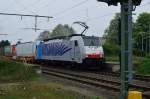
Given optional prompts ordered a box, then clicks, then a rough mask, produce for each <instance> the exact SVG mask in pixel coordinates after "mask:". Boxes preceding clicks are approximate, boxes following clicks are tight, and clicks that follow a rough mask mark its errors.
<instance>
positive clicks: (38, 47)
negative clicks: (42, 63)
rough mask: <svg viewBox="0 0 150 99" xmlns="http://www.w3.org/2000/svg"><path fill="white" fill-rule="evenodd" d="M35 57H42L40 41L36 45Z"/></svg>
mask: <svg viewBox="0 0 150 99" xmlns="http://www.w3.org/2000/svg"><path fill="white" fill-rule="evenodd" d="M37 59H42V43H40V44H39V45H37Z"/></svg>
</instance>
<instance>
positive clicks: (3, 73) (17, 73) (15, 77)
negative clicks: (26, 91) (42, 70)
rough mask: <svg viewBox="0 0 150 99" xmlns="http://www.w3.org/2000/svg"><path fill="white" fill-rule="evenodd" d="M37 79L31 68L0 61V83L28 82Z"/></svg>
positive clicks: (12, 62)
mask: <svg viewBox="0 0 150 99" xmlns="http://www.w3.org/2000/svg"><path fill="white" fill-rule="evenodd" d="M36 77H37V74H36V72H35V71H34V70H33V69H32V67H31V66H28V65H24V64H22V63H17V62H14V61H9V60H2V59H0V81H6V82H7V81H8V82H13V81H28V80H32V79H34V78H36Z"/></svg>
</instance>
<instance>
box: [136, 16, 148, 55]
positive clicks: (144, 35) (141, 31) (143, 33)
mask: <svg viewBox="0 0 150 99" xmlns="http://www.w3.org/2000/svg"><path fill="white" fill-rule="evenodd" d="M149 28H150V13H141V14H140V15H139V16H138V18H137V20H136V22H135V23H134V28H133V37H134V47H135V48H136V49H139V50H142V51H144V52H145V53H148V52H149V49H150V46H149V32H150V31H149ZM142 47H143V48H142Z"/></svg>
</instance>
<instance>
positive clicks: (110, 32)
mask: <svg viewBox="0 0 150 99" xmlns="http://www.w3.org/2000/svg"><path fill="white" fill-rule="evenodd" d="M119 20H120V13H117V14H116V15H115V17H114V18H113V19H112V20H111V21H110V25H109V26H108V28H107V29H106V30H105V34H104V37H105V38H106V43H111V44H118V43H119V37H118V34H119Z"/></svg>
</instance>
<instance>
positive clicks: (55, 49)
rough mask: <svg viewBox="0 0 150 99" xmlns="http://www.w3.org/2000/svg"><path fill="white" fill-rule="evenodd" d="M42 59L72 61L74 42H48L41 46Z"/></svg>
mask: <svg viewBox="0 0 150 99" xmlns="http://www.w3.org/2000/svg"><path fill="white" fill-rule="evenodd" d="M42 59H45V60H56V61H74V42H73V41H49V42H46V43H44V44H42Z"/></svg>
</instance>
